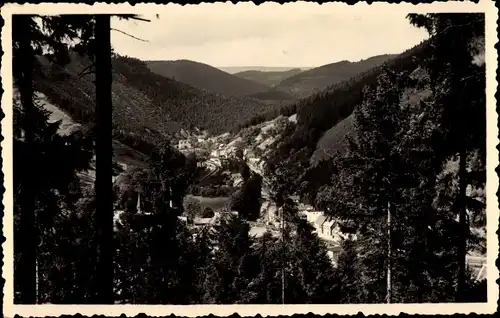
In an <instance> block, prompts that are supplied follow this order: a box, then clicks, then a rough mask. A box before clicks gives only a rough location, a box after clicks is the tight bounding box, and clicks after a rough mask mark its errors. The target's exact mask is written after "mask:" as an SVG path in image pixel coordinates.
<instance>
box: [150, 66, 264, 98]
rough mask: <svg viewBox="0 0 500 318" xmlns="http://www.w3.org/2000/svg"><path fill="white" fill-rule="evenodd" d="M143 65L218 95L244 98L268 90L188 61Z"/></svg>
mask: <svg viewBox="0 0 500 318" xmlns="http://www.w3.org/2000/svg"><path fill="white" fill-rule="evenodd" d="M145 63H146V65H147V66H148V68H149V69H150V70H151V71H152V72H154V73H156V74H158V75H161V76H164V77H168V78H171V79H174V80H176V81H179V82H182V83H185V84H188V85H191V86H193V87H196V88H200V89H206V90H208V91H211V92H215V93H219V94H224V95H232V96H246V95H252V94H256V93H261V92H265V91H267V90H269V86H267V85H264V84H262V83H258V82H255V81H251V80H248V79H245V78H241V77H237V76H234V75H231V74H229V73H226V72H224V71H221V70H219V69H218V68H215V67H213V66H210V65H208V64H204V63H199V62H194V61H190V60H176V61H146V62H145Z"/></svg>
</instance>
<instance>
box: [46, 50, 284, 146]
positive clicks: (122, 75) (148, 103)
mask: <svg viewBox="0 0 500 318" xmlns="http://www.w3.org/2000/svg"><path fill="white" fill-rule="evenodd" d="M71 57H72V59H71V62H70V63H68V64H66V65H64V66H61V65H58V64H54V63H49V62H48V61H47V59H46V58H44V57H41V58H40V60H41V61H42V63H43V65H44V68H43V69H42V75H41V76H40V77H39V79H37V82H36V84H37V88H38V89H39V90H40V91H41V92H42V93H44V94H45V95H46V96H47V98H48V99H49V101H51V102H52V103H53V104H56V105H61V107H62V108H63V109H64V110H65V111H67V112H68V113H70V114H71V116H72V117H74V118H75V119H77V120H78V121H81V122H84V123H89V122H92V120H93V118H94V117H93V109H92V107H91V105H93V99H94V97H93V96H94V88H93V81H94V75H93V72H92V69H94V66H93V63H92V61H91V60H89V59H88V58H86V57H80V56H79V55H77V54H71ZM112 63H113V79H114V81H113V101H114V103H115V105H116V107H115V108H114V112H113V124H114V129H115V130H117V131H118V132H119V134H124V133H125V132H127V133H129V134H130V135H132V136H136V137H138V136H147V137H151V138H150V139H153V140H154V139H157V138H161V137H160V136H163V138H165V137H172V136H175V132H177V131H178V130H179V129H180V127H183V128H194V127H198V128H200V129H206V130H208V131H209V132H210V133H223V132H226V131H230V130H234V129H235V128H236V127H238V125H239V123H242V122H244V121H246V120H248V119H250V118H251V117H253V116H255V115H256V114H259V113H262V112H266V111H269V110H270V109H273V108H278V107H280V104H279V103H268V102H265V101H261V100H259V99H257V98H251V97H245V98H240V97H230V96H223V95H218V94H215V93H211V92H208V91H204V90H199V89H196V88H194V87H191V86H189V85H186V84H183V83H180V82H177V81H175V80H172V79H169V78H166V77H164V76H160V75H158V74H155V73H153V72H151V70H150V69H149V68H148V67H147V65H146V64H145V63H144V62H142V61H140V60H138V59H134V58H131V57H126V56H120V55H117V54H114V55H113V60H112ZM74 87H78V89H74ZM139 105H140V107H139ZM145 138H146V137H145ZM146 140H148V139H146Z"/></svg>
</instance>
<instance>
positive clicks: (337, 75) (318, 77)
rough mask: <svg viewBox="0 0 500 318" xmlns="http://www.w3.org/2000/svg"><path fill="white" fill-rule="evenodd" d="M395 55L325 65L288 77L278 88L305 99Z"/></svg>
mask: <svg viewBox="0 0 500 318" xmlns="http://www.w3.org/2000/svg"><path fill="white" fill-rule="evenodd" d="M394 56H395V55H379V56H374V57H371V58H369V59H366V60H361V61H359V62H349V61H341V62H337V63H332V64H327V65H323V66H320V67H317V68H313V69H310V70H308V71H304V72H301V73H298V74H297V75H294V76H291V77H288V78H286V79H284V80H283V81H282V82H280V83H279V84H278V85H276V88H277V89H279V90H282V91H284V92H287V93H289V94H291V95H294V96H297V97H305V96H307V95H310V94H312V93H314V92H316V91H318V90H320V89H323V88H325V87H327V86H330V85H334V84H336V83H339V82H341V81H343V80H346V79H348V78H350V77H353V76H355V75H357V74H359V73H362V72H365V71H367V70H368V69H370V68H372V67H375V66H377V65H380V64H382V63H384V62H386V61H387V60H389V59H390V58H392V57H394Z"/></svg>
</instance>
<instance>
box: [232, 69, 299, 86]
mask: <svg viewBox="0 0 500 318" xmlns="http://www.w3.org/2000/svg"><path fill="white" fill-rule="evenodd" d="M300 72H302V70H301V69H300V68H294V69H291V70H287V71H255V70H251V71H243V72H238V73H234V75H235V76H238V77H240V78H245V79H247V80H251V81H254V82H258V83H261V84H264V85H267V86H270V87H274V86H276V85H278V84H279V83H280V82H281V81H283V80H284V79H286V78H288V77H291V76H294V75H297V74H299V73H300Z"/></svg>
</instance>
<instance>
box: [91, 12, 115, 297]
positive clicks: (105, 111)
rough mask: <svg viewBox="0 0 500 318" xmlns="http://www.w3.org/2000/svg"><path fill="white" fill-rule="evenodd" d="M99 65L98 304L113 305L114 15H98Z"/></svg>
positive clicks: (97, 173)
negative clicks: (112, 20)
mask: <svg viewBox="0 0 500 318" xmlns="http://www.w3.org/2000/svg"><path fill="white" fill-rule="evenodd" d="M95 39H96V44H97V47H98V48H99V49H98V50H96V56H95V62H96V63H95V64H96V82H95V85H96V121H97V122H96V128H97V140H96V180H95V191H96V202H97V206H96V223H97V224H96V226H97V241H98V246H99V248H98V249H99V250H98V264H97V279H96V282H95V283H96V285H95V295H96V301H95V302H96V303H98V304H113V298H114V297H113V254H114V251H113V214H114V211H113V183H112V178H113V170H112V161H113V149H112V141H111V137H112V113H113V110H112V99H111V84H112V77H111V41H110V16H109V15H97V16H96V25H95Z"/></svg>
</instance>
